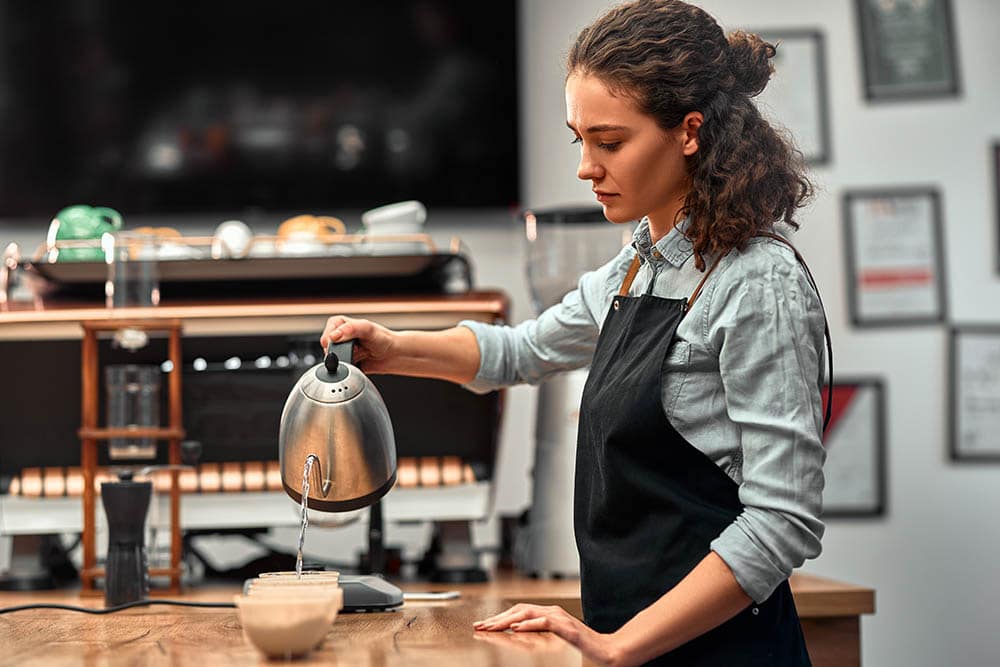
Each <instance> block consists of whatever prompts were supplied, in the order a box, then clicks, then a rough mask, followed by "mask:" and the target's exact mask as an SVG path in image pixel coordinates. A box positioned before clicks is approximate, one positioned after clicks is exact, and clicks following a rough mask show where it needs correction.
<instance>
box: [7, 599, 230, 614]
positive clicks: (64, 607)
mask: <svg viewBox="0 0 1000 667" xmlns="http://www.w3.org/2000/svg"><path fill="white" fill-rule="evenodd" d="M151 604H166V605H174V606H175V607H218V608H228V609H235V608H236V605H235V604H233V603H232V602H184V601H181V600H149V599H143V600H136V601H135V602H126V603H125V604H120V605H117V606H114V607H104V608H103V609H91V608H89V607H74V606H73V605H69V604H22V605H18V606H16V607H0V614H10V613H12V612H15V611H25V610H27V609H61V610H63V611H79V612H82V613H84V614H110V613H111V612H114V611H122V610H123V609H131V608H132V607H147V606H149V605H151Z"/></svg>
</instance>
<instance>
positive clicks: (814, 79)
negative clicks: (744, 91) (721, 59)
mask: <svg viewBox="0 0 1000 667" xmlns="http://www.w3.org/2000/svg"><path fill="white" fill-rule="evenodd" d="M755 32H757V34H759V35H760V36H761V38H762V39H764V40H765V41H767V42H770V43H772V44H774V45H775V47H776V53H775V56H774V58H772V60H771V61H772V63H773V64H774V75H773V76H772V77H771V80H770V81H769V82H768V84H767V87H766V88H764V90H763V92H761V94H760V95H758V96H757V97H756V98H755V99H756V102H757V106H758V108H759V109H760V110H761V112H762V113H763V114H764V116H765V117H766V118H767V119H768V120H769V121H772V122H774V123H775V124H776V125H778V126H781V127H784V128H786V129H788V131H789V132H791V134H792V138H793V139H794V141H795V145H796V146H797V147H798V148H799V150H801V151H802V155H803V157H804V158H805V161H806V163H807V164H810V165H825V164H829V163H830V162H831V160H832V156H831V140H830V110H829V92H828V90H829V89H828V85H827V76H826V41H825V38H824V36H823V33H822V32H820V31H819V30H812V29H794V30H793V29H776V30H770V29H761V30H757V31H755Z"/></svg>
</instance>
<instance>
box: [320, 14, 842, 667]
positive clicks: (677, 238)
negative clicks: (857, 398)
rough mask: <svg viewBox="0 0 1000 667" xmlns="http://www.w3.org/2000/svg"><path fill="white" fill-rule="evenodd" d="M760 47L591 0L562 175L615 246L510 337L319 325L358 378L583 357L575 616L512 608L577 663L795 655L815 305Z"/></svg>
mask: <svg viewBox="0 0 1000 667" xmlns="http://www.w3.org/2000/svg"><path fill="white" fill-rule="evenodd" d="M774 54H775V48H774V46H772V45H771V44H768V43H766V42H763V41H762V40H761V39H760V38H759V37H757V36H756V35H751V34H746V33H742V32H736V33H733V34H731V35H729V36H728V38H727V36H726V35H724V34H723V32H722V30H721V29H720V27H719V26H718V24H717V23H716V22H715V20H714V19H712V17H710V16H709V15H708V14H706V13H705V12H703V11H701V10H700V9H698V8H696V7H693V6H690V5H688V4H686V3H684V2H680V1H679V0H640V1H638V2H633V3H631V4H626V5H622V6H619V7H616V8H614V9H612V10H610V11H609V12H608V13H607V14H605V15H604V16H602V17H601V18H599V19H598V20H597V21H595V22H594V23H593V24H592V25H590V26H588V27H587V28H585V29H584V30H583V32H582V33H581V34H580V35H579V37H578V39H577V41H576V43H575V45H574V47H573V48H572V50H571V52H570V54H569V58H568V76H567V79H566V113H567V125H568V126H569V129H570V132H571V136H572V138H573V140H574V142H575V143H579V145H580V163H579V168H578V173H577V175H578V176H579V178H581V179H582V180H585V181H588V182H589V183H590V184H591V186H592V188H593V191H594V193H595V195H596V198H597V200H598V201H599V202H601V204H602V205H603V207H604V214H605V216H606V217H607V219H608V220H609V221H610V222H612V223H616V224H622V223H628V222H629V221H633V220H636V219H640V223H639V225H638V228H637V229H636V231H635V234H634V238H633V242H632V244H631V245H629V246H627V247H625V248H624V249H622V251H621V252H620V253H619V254H618V256H617V257H615V258H614V259H613V260H612V261H610V262H608V263H607V264H605V265H604V266H602V267H600V268H598V269H596V270H594V271H592V272H590V273H587V274H586V275H584V276H583V278H582V279H581V280H580V283H579V286H578V288H577V289H576V290H573V291H571V292H570V293H569V294H567V295H566V297H565V298H564V299H563V301H562V303H560V304H558V305H556V306H553V307H552V308H550V309H548V310H547V311H545V312H544V313H542V314H541V315H540V316H539V317H538V318H537V319H535V320H530V321H527V322H523V323H521V324H519V325H518V326H515V327H506V326H489V325H485V324H483V323H477V322H463V323H461V324H460V325H459V326H458V327H456V328H453V329H449V330H446V331H442V332H417V331H391V330H388V329H386V328H384V327H382V326H379V325H377V324H374V323H372V322H369V321H365V320H355V319H351V318H347V317H342V316H335V317H331V318H330V319H329V321H328V323H327V326H326V328H325V330H324V332H323V334H322V339H321V340H322V343H323V344H324V346H325V345H326V344H327V343H330V342H338V341H341V340H345V339H349V338H356V339H357V340H358V344H357V346H356V348H357V351H356V355H357V356H356V357H355V360H356V361H357V362H358V363H359V364H360V366H361V368H362V369H363V370H364V371H365V372H366V373H396V374H402V375H414V376H422V377H433V378H442V379H446V380H451V381H453V382H456V383H460V384H463V385H465V386H467V387H468V388H470V389H472V390H474V391H488V390H491V389H494V388H497V387H502V386H505V385H510V384H515V383H520V382H528V383H537V382H540V381H542V380H544V379H545V378H546V377H548V376H550V375H552V374H553V373H557V372H560V371H564V370H567V369H571V368H579V367H583V366H586V365H588V364H589V365H590V369H591V370H590V373H589V378H588V381H587V385H586V387H585V389H584V394H583V403H582V406H581V413H580V414H581V416H580V430H579V438H578V447H577V467H576V493H575V529H576V536H577V546H578V548H579V551H580V562H581V588H582V598H583V609H584V617H585V618H584V621H585V622H580V621H579V620H577V619H575V618H574V617H572V616H570V615H569V614H568V613H566V612H565V611H563V610H562V609H561V608H558V607H539V606H534V605H524V604H519V605H516V606H514V607H512V608H511V609H508V610H507V611H505V612H503V613H501V614H498V615H497V616H494V617H492V618H488V619H484V620H482V621H479V622H477V623H476V624H475V628H476V630H480V631H502V630H507V629H510V630H513V631H515V632H530V631H542V630H545V631H551V632H553V633H555V634H557V635H559V636H560V637H563V638H564V639H565V640H567V641H569V642H571V643H572V644H573V645H575V646H577V647H579V649H580V650H581V651H582V652H583V654H584V655H586V656H588V657H589V658H590V659H592V660H594V661H596V662H598V663H601V664H612V665H636V664H642V663H650V664H662V665H675V664H676V665H750V664H754V665H760V664H766V665H808V664H810V663H809V657H808V654H807V652H806V648H805V643H804V640H803V636H802V630H801V626H800V624H799V619H798V616H797V613H796V610H795V605H794V602H793V600H792V596H791V592H790V590H789V586H788V581H787V579H788V576H789V575H790V573H791V572H792V570H793V568H795V567H798V566H799V565H801V564H802V562H803V561H804V560H805V559H806V558H812V557H815V556H817V555H818V554H819V553H820V539H821V537H822V534H823V524H822V523H821V521H820V519H819V515H820V509H821V493H822V489H823V472H822V465H823V460H824V452H823V447H822V444H821V441H820V435H821V430H822V423H823V419H822V414H821V412H822V408H821V405H822V401H821V398H820V387H821V385H822V383H823V379H824V369H823V355H824V345H823V343H824V340H823V339H824V330H825V318H824V315H823V310H822V306H821V304H820V300H819V296H818V294H817V292H816V291H815V289H814V286H813V285H812V282H811V279H810V278H809V276H808V271H807V270H806V269H805V267H804V265H803V264H802V262H801V259H800V258H799V257H798V254H797V253H796V252H795V251H794V250H793V249H792V248H791V246H790V245H788V242H787V241H786V240H785V238H784V237H783V236H782V235H781V234H780V233H779V231H780V230H787V229H789V228H793V229H794V228H797V227H798V225H797V223H796V222H795V219H794V216H795V214H796V211H797V209H798V208H799V207H801V206H802V205H803V204H804V202H805V201H806V200H807V199H808V197H809V195H810V194H811V186H810V184H809V182H808V181H807V180H806V178H805V177H804V175H803V167H802V164H801V161H800V158H801V156H800V155H799V154H798V153H797V152H796V151H794V150H793V149H792V148H791V147H790V146H789V145H788V143H787V142H786V141H785V140H784V139H783V138H782V137H781V136H780V135H779V134H777V133H776V132H775V131H774V130H773V129H772V128H771V127H770V126H769V125H768V123H767V122H766V121H765V120H763V119H762V118H761V116H760V114H759V113H758V111H757V109H756V107H755V106H754V104H753V102H752V100H751V98H752V97H753V96H754V95H756V94H757V93H759V92H760V91H761V90H762V89H763V88H764V86H765V85H766V83H767V81H768V78H769V76H770V74H771V71H772V68H771V65H770V63H769V60H770V58H772V57H773V56H774Z"/></svg>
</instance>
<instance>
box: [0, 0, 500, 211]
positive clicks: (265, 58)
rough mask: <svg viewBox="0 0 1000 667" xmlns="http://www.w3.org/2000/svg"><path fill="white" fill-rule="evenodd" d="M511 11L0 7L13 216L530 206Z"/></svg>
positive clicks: (335, 4)
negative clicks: (521, 184) (76, 208)
mask: <svg viewBox="0 0 1000 667" xmlns="http://www.w3.org/2000/svg"><path fill="white" fill-rule="evenodd" d="M515 5H516V2H515V0H495V1H492V0H491V1H490V2H468V1H467V0H393V1H391V2H390V1H388V0H367V1H365V2H340V1H331V0H312V1H309V0H278V1H265V0H209V1H206V0H143V1H141V2H136V1H135V0H32V1H31V2H20V1H17V0H0V217H9V216H21V215H44V216H48V215H51V214H53V213H54V212H55V211H57V210H58V209H59V208H61V207H62V206H65V205H68V204H73V203H89V204H100V205H106V206H112V207H114V208H117V209H118V210H120V211H122V212H123V213H125V214H126V215H128V214H132V213H190V212H202V211H229V210H236V211H238V210H242V209H244V208H246V207H256V208H262V209H265V210H301V209H312V210H319V209H324V208H329V207H351V208H354V207H358V208H365V207H370V206H375V205H379V204H384V203H387V202H391V201H397V200H401V199H409V198H414V199H420V200H422V201H424V202H425V203H427V204H428V205H430V206H454V207H479V206H511V205H516V204H517V201H518V187H517V183H518V177H517V95H516V60H515V56H516V45H515V24H516V17H515Z"/></svg>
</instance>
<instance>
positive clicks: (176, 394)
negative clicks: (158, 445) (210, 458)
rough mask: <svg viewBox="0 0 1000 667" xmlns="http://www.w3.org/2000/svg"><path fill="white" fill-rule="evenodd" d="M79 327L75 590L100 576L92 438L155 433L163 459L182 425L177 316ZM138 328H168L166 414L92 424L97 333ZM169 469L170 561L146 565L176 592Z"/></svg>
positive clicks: (173, 449) (175, 522)
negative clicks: (79, 495)
mask: <svg viewBox="0 0 1000 667" xmlns="http://www.w3.org/2000/svg"><path fill="white" fill-rule="evenodd" d="M80 325H81V326H82V327H83V351H82V352H83V353H82V355H81V373H80V377H81V381H82V383H83V387H82V388H83V395H82V404H81V410H80V414H81V417H82V419H81V422H82V423H81V425H80V430H79V431H78V432H77V433H78V435H79V436H80V441H81V453H80V465H81V467H82V469H83V535H82V538H81V542H82V544H83V570H82V571H81V572H80V579H81V581H82V584H83V587H82V590H81V594H84V595H86V594H92V593H94V592H96V590H97V588H96V586H95V579H97V578H98V577H103V576H104V568H101V567H97V551H96V548H95V544H94V539H95V534H96V528H97V523H96V519H95V514H94V512H95V504H96V493H97V492H96V490H95V489H94V477H95V474H96V472H97V443H98V441H104V442H106V441H108V440H110V439H111V438H155V439H157V440H167V441H168V442H169V446H170V450H169V462H170V463H171V464H179V463H180V462H181V440H183V439H184V428H183V425H182V421H181V368H182V359H181V321H180V320H131V319H128V320H127V319H107V320H97V321H84V322H80ZM125 328H128V329H140V330H142V331H161V332H167V333H169V342H168V346H169V351H168V356H169V359H170V361H171V363H172V364H173V370H172V371H171V372H170V374H169V390H168V391H169V394H168V399H169V400H168V402H167V405H168V410H169V413H170V420H169V423H168V425H167V427H166V428H140V429H136V428H106V427H105V428H102V427H100V426H98V404H99V387H100V374H99V370H100V364H99V360H98V350H97V337H98V333H99V332H102V331H118V330H119V329H125ZM169 474H170V567H166V568H150V570H149V575H150V577H164V576H169V577H170V587H169V588H168V589H167V590H166V591H165V592H166V593H168V594H170V595H176V594H179V593H180V590H181V491H180V484H178V481H177V480H178V475H179V472H178V471H177V470H171V471H169Z"/></svg>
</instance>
